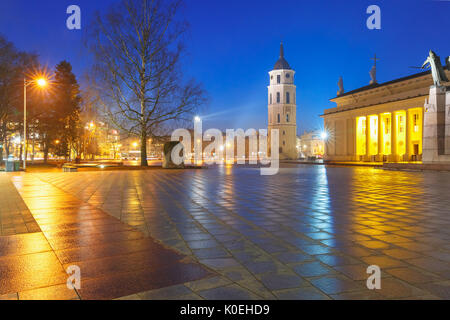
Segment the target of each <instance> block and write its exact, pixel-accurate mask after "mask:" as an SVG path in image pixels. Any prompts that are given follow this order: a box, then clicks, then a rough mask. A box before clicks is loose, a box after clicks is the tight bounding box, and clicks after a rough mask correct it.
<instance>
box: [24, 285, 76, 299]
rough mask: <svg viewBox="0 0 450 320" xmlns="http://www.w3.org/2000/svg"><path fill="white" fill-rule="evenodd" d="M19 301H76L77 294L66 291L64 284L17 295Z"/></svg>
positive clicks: (72, 291) (73, 291) (69, 290)
mask: <svg viewBox="0 0 450 320" xmlns="http://www.w3.org/2000/svg"><path fill="white" fill-rule="evenodd" d="M18 295H19V300H78V299H80V298H79V296H78V294H77V292H76V291H75V290H72V289H68V288H67V285H66V284H63V285H58V286H52V287H44V288H39V289H34V290H28V291H22V292H19V293H18Z"/></svg>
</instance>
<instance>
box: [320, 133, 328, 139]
mask: <svg viewBox="0 0 450 320" xmlns="http://www.w3.org/2000/svg"><path fill="white" fill-rule="evenodd" d="M320 137H321V138H322V140H327V139H328V133H326V132H325V131H324V132H322V133H321V134H320Z"/></svg>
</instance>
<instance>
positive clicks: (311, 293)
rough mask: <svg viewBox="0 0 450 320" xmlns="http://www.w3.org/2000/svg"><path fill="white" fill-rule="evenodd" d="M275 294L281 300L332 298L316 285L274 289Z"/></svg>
mask: <svg viewBox="0 0 450 320" xmlns="http://www.w3.org/2000/svg"><path fill="white" fill-rule="evenodd" d="M274 294H275V295H276V296H277V298H278V299H280V300H330V298H329V297H328V296H327V295H325V294H324V293H323V292H321V291H320V290H317V289H316V288H314V287H302V288H297V289H288V290H278V291H274Z"/></svg>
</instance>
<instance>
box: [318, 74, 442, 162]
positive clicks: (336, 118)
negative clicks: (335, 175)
mask: <svg viewBox="0 0 450 320" xmlns="http://www.w3.org/2000/svg"><path fill="white" fill-rule="evenodd" d="M375 72H376V66H374V68H372V71H371V72H370V74H371V76H372V81H371V83H370V84H369V85H367V86H365V87H362V88H358V89H355V90H352V91H349V92H344V90H343V84H342V80H340V83H339V85H340V87H341V88H340V90H339V92H338V95H337V96H336V97H335V98H332V99H330V101H332V102H334V103H336V107H334V108H331V109H326V110H325V112H324V114H323V115H322V118H323V119H324V126H325V129H326V130H327V133H328V139H327V141H326V144H325V156H324V159H325V160H328V161H371V162H373V161H377V162H382V161H383V162H402V161H422V155H423V147H424V146H423V141H424V140H423V135H424V133H426V132H424V105H425V104H426V102H427V101H428V98H429V92H430V86H432V85H433V77H432V75H431V72H430V71H425V72H421V73H416V74H413V75H410V76H407V77H403V78H399V79H394V80H392V81H388V82H385V83H380V84H379V83H378V82H377V81H376V79H375ZM445 73H446V74H447V76H450V72H449V70H448V67H447V68H445Z"/></svg>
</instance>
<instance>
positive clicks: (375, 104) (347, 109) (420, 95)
mask: <svg viewBox="0 0 450 320" xmlns="http://www.w3.org/2000/svg"><path fill="white" fill-rule="evenodd" d="M427 96H429V94H428V93H427V94H419V95H417V96H414V97H409V98H406V99H402V98H398V99H394V100H389V101H385V102H380V103H372V104H367V105H364V106H358V107H353V108H346V109H345V110H337V111H333V112H329V113H324V114H321V115H319V117H322V118H323V117H325V116H328V115H331V114H336V113H341V112H346V111H352V110H358V109H362V108H368V107H373V106H377V105H380V104H386V103H391V102H396V101H402V100H408V99H416V98H420V97H427ZM335 108H336V107H335ZM332 109H333V108H332ZM327 110H328V109H327Z"/></svg>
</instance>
